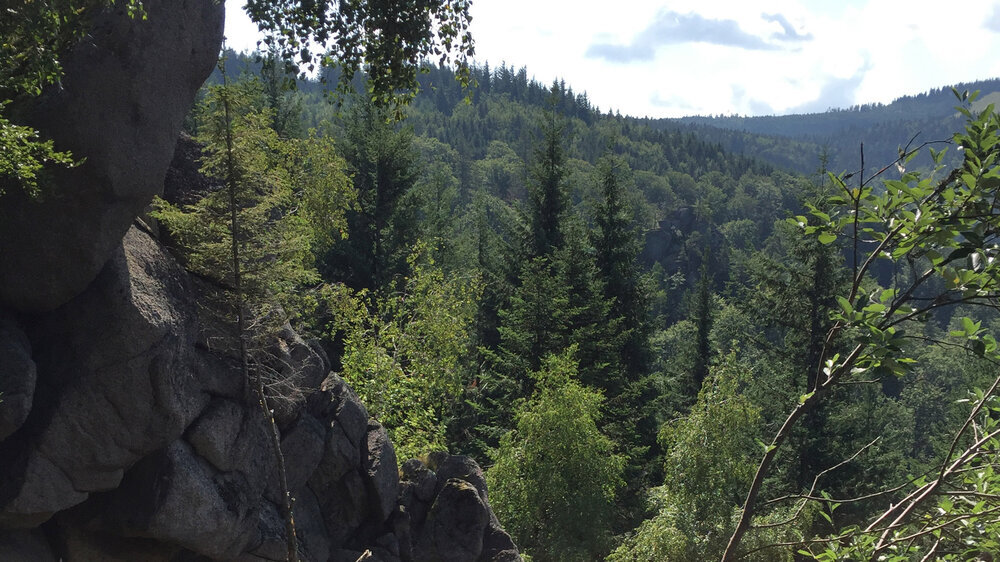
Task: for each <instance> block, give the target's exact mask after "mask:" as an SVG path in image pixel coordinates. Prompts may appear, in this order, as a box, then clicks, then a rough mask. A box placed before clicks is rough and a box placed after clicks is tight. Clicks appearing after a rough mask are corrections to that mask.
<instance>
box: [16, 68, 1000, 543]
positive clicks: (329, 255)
mask: <svg viewBox="0 0 1000 562" xmlns="http://www.w3.org/2000/svg"><path fill="white" fill-rule="evenodd" d="M279 53H280V51H279V50H277V49H274V50H272V51H270V52H264V53H237V52H233V51H230V50H226V51H223V53H222V56H221V58H220V62H219V64H218V67H217V68H216V70H215V71H214V73H213V74H212V76H211V77H210V79H209V80H208V82H207V83H206V84H205V85H204V86H203V87H202V88H201V90H200V91H199V92H198V94H197V101H196V105H195V107H194V108H193V109H192V110H191V111H190V113H189V114H188V115H187V117H186V118H185V121H184V126H183V132H182V133H181V141H180V143H179V145H178V147H179V148H178V152H177V154H178V155H181V154H182V153H185V154H189V155H190V154H193V155H194V156H193V157H191V158H190V161H191V162H193V163H194V165H195V166H197V170H196V171H194V172H192V173H193V174H194V175H197V176H198V177H199V178H200V179H199V181H197V182H193V183H191V184H190V185H188V187H187V188H186V189H185V190H183V191H180V192H177V191H173V192H172V191H170V190H168V191H167V192H166V193H164V194H163V196H162V197H157V198H156V199H155V201H154V202H153V204H152V205H151V207H150V208H149V209H148V216H147V220H149V221H150V222H151V223H153V224H155V225H156V228H157V229H159V230H158V231H159V236H160V239H161V240H163V241H164V243H165V244H166V245H167V246H168V247H169V248H170V251H171V253H172V255H173V256H174V257H175V258H176V259H177V260H178V261H179V262H180V263H181V264H182V265H183V267H184V268H185V269H187V270H188V271H190V272H191V273H192V274H193V275H194V276H195V277H196V278H197V280H198V283H199V287H201V289H200V291H201V292H200V294H201V295H202V297H203V303H202V305H201V306H203V307H204V310H205V311H206V312H204V315H205V316H206V317H213V318H217V321H218V322H238V325H239V338H238V340H237V341H238V346H239V356H240V357H241V359H242V368H243V369H244V372H245V373H246V381H247V382H246V389H245V392H246V393H247V395H248V396H259V403H260V405H261V407H262V408H263V415H264V417H265V418H269V419H270V420H271V421H270V424H271V425H270V427H272V428H273V431H274V434H273V435H274V446H275V448H276V449H277V450H279V451H280V450H281V447H282V445H281V443H280V442H279V438H278V424H277V422H276V421H275V419H276V417H280V410H281V406H280V405H278V406H270V408H271V409H270V410H269V406H268V404H272V403H273V402H274V398H273V397H274V396H283V397H287V398H288V400H289V401H294V400H295V399H296V398H295V397H296V396H297V393H298V394H301V393H303V392H304V390H303V389H302V388H301V387H300V386H299V385H298V379H297V378H296V375H295V374H294V373H291V374H289V373H281V372H277V371H274V370H268V369H266V368H263V366H265V365H268V364H269V363H268V362H269V359H268V357H269V356H268V354H269V353H272V351H270V348H269V344H268V342H269V341H270V340H271V339H273V337H274V334H276V333H280V332H282V330H288V329H294V330H295V331H297V332H298V333H299V334H302V335H303V337H307V338H312V339H314V340H315V341H317V342H319V345H320V346H321V347H322V349H323V351H324V352H325V354H326V355H327V356H328V357H329V359H330V362H331V367H332V370H333V371H334V372H335V373H338V374H339V375H340V376H341V377H343V379H344V380H345V381H346V382H347V383H348V384H349V385H350V387H351V388H352V389H353V392H355V393H356V394H357V396H358V397H359V398H360V400H361V402H362V403H363V404H364V405H365V407H366V408H367V411H368V413H369V414H370V415H371V416H372V418H374V419H377V420H378V421H379V422H380V423H381V424H382V425H384V427H385V429H386V430H387V431H388V435H389V437H390V438H391V440H392V443H393V445H394V447H395V451H396V454H397V455H398V457H399V460H400V462H401V463H402V461H404V460H406V459H410V458H422V459H425V460H426V459H428V458H430V457H432V456H433V454H435V453H437V452H440V451H446V452H448V453H451V454H461V455H468V456H470V457H472V458H473V459H475V461H477V462H478V463H479V464H480V465H481V466H482V467H483V468H484V471H485V478H486V482H487V484H488V490H489V492H488V493H489V503H490V505H491V506H492V509H493V511H494V512H495V514H496V517H497V518H498V519H499V521H500V523H501V524H502V525H503V528H504V529H506V530H507V532H509V533H510V535H511V537H512V538H513V540H514V542H515V543H516V545H517V547H518V548H519V549H520V552H521V553H522V555H523V556H524V558H525V559H530V560H535V561H538V562H542V561H575V560H610V561H659V560H676V561H692V560H723V561H727V560H763V561H770V560H776V561H777V560H819V561H834V560H992V559H994V557H995V556H998V555H1000V493H998V492H997V490H996V488H997V487H998V486H1000V475H998V472H997V469H996V467H997V463H998V462H1000V425H998V424H1000V403H998V401H997V400H998V398H997V391H998V386H1000V378H998V375H997V373H998V370H997V367H998V361H1000V349H998V346H997V341H996V339H995V334H996V333H997V331H998V330H1000V315H998V314H997V303H998V301H997V298H998V297H1000V261H998V259H997V258H998V251H1000V246H998V237H1000V210H998V204H1000V203H998V190H1000V167H998V158H1000V116H998V114H997V113H995V112H994V108H993V106H992V105H990V104H987V103H984V102H983V101H981V100H982V98H983V97H988V96H989V94H991V93H993V89H996V87H997V83H996V81H989V82H982V83H976V84H971V85H961V86H959V87H958V88H956V89H954V90H953V89H952V88H950V87H945V88H942V89H941V90H939V91H933V92H930V93H928V94H924V95H922V96H917V97H912V98H901V99H900V100H897V102H894V103H893V104H889V105H886V106H865V107H855V108H849V109H844V110H841V111H830V112H827V113H823V114H817V115H812V116H788V117H785V118H749V117H748V118H740V117H719V118H709V117H705V118H686V119H682V120H649V119H636V118H632V117H628V116H622V115H620V114H611V113H602V111H601V110H600V109H599V108H597V107H594V106H593V105H592V104H591V102H590V101H589V100H588V98H587V96H586V94H584V93H582V92H574V90H573V88H572V86H571V85H570V84H567V83H565V82H563V81H557V82H555V83H552V84H541V83H538V82H537V81H535V80H534V79H532V78H530V77H529V76H530V69H526V68H511V67H508V66H505V65H501V66H499V67H489V66H471V67H469V68H466V69H465V71H464V72H459V73H458V75H457V76H456V72H455V70H453V68H452V67H451V66H448V65H436V64H432V63H429V62H425V63H422V66H420V68H419V72H418V73H417V74H416V75H415V76H416V83H413V84H390V87H389V89H388V90H386V88H385V87H384V85H383V86H378V85H377V84H376V85H375V86H372V85H371V83H369V82H368V80H369V79H370V80H377V79H379V77H380V76H386V75H388V76H392V75H393V74H392V72H389V73H384V74H379V75H375V76H372V77H370V78H369V77H368V76H366V75H365V74H364V73H363V72H361V68H360V67H356V68H353V69H350V68H347V67H344V66H341V67H333V68H332V69H331V68H328V67H327V68H323V69H322V70H321V71H319V74H318V75H317V77H316V78H307V79H301V78H300V79H299V80H295V79H294V78H295V74H294V72H290V70H289V68H290V66H289V64H288V62H289V61H287V60H284V59H282V58H281V56H280V55H279ZM355 71H357V72H355ZM345 72H346V73H347V74H348V75H347V76H345V75H343V74H342V73H345ZM396 76H399V74H396ZM5 77H6V75H5ZM336 84H340V85H341V87H340V88H339V89H337V90H336V91H332V87H333V86H334V85H336ZM345 84H346V87H345ZM20 87H21V86H20V85H17V84H12V83H7V82H5V83H3V84H0V92H14V91H15V89H16V88H20ZM398 89H408V91H413V92H416V93H415V95H414V96H413V97H412V99H409V100H407V103H395V102H394V100H393V99H391V98H381V97H379V96H378V95H372V94H371V92H385V91H390V92H391V91H396V90H398ZM977 90H984V91H983V92H982V93H980V92H978V91H977ZM23 93H24V92H20V91H17V92H16V94H17V95H22V94H23ZM9 95H10V97H12V98H13V97H16V96H15V95H14V94H9ZM942 98H945V99H946V100H945V101H942ZM6 103H7V102H4V104H3V105H0V109H2V108H4V107H5V105H6ZM942 104H944V105H942ZM932 106H933V108H932V109H927V110H926V111H925V110H924V108H928V107H932ZM942 107H945V109H942ZM15 116H16V114H15ZM0 117H2V115H0ZM0 127H2V128H0V131H3V134H4V135H7V134H8V133H10V134H15V133H17V134H22V133H24V134H28V135H30V134H32V132H31V131H27V132H26V133H25V131H22V130H21V129H18V128H17V127H18V126H16V125H12V124H11V122H9V121H7V120H6V119H3V120H0ZM917 131H924V132H925V137H926V138H922V139H921V140H917V141H913V136H914V134H915V133H916V132H917ZM855 134H856V135H858V136H865V138H864V139H859V138H852V135H855ZM19 138H20V137H19ZM871 139H875V140H871ZM924 140H933V142H930V143H924V142H923V141H924ZM864 141H867V142H868V146H869V147H870V153H869V155H868V158H869V160H868V162H869V163H868V164H867V166H866V167H861V166H860V165H859V164H858V163H856V162H854V160H853V159H854V155H855V154H856V153H857V151H856V146H857V144H858V143H860V142H864ZM939 141H940V142H939ZM3 142H4V143H6V144H4V145H3V146H4V147H7V146H8V145H9V146H21V145H18V144H16V143H14V142H9V141H8V140H7V139H4V140H3ZM24 146H26V147H27V148H28V149H30V150H32V151H34V152H32V153H30V154H29V153H24V154H17V155H15V154H14V153H13V152H5V153H4V156H3V157H2V158H0V174H2V175H3V177H4V178H8V179H10V178H14V179H16V185H17V186H19V187H14V186H15V183H12V182H7V181H5V182H4V183H3V184H0V187H3V186H8V187H7V188H6V191H7V193H4V191H0V196H7V197H10V196H14V195H15V194H14V192H15V191H17V194H16V195H17V196H27V194H28V193H30V192H41V193H42V195H41V196H43V197H44V196H45V194H44V189H45V185H44V183H45V182H44V179H45V178H44V174H41V173H39V176H38V177H36V176H35V175H34V172H32V171H31V170H29V169H28V168H26V167H24V166H20V167H19V166H18V165H17V163H18V162H27V161H29V160H30V161H33V162H34V161H42V162H43V163H44V164H45V165H50V166H51V165H69V166H73V165H74V164H73V160H72V158H73V157H72V155H70V154H63V153H59V152H56V151H54V150H53V147H52V146H51V145H47V146H46V145H44V143H42V144H37V143H36V144H34V145H24ZM8 156H9V158H8ZM32 159H33V160H32ZM10 162H13V164H10ZM176 163H177V160H176V158H175V165H176ZM8 164H9V165H8ZM39 169H40V168H39ZM18 170H20V171H18ZM17 174H20V176H18V175H17ZM22 191H23V193H21V192H22ZM233 311H236V312H235V314H234V313H233ZM234 345H237V344H234ZM265 396H267V397H265ZM2 398H3V397H2V396H0V400H2ZM276 412H278V413H276ZM278 458H279V459H282V456H281V455H280V454H279V455H278ZM294 462H295V460H294V459H291V458H285V459H282V460H281V463H279V466H278V468H277V469H278V470H279V471H280V478H281V481H282V482H284V480H285V472H286V470H287V471H289V472H294V470H295V467H294V466H286V465H288V464H289V463H291V464H293V465H294ZM284 492H285V493H284V497H286V498H290V496H289V494H288V492H289V490H288V489H287V488H286V489H285V490H284ZM293 503H294V502H292V501H291V500H290V499H289V500H288V501H287V502H286V504H285V505H284V506H280V507H281V508H282V515H283V516H284V517H285V518H286V519H287V521H288V524H289V526H290V527H289V528H290V529H291V531H290V534H289V536H290V537H293V539H292V540H291V542H290V544H289V546H288V548H289V553H290V554H289V557H290V558H293V557H294V556H295V554H294V553H295V552H296V548H297V547H296V545H295V544H293V543H294V537H295V530H294V527H291V525H292V512H293V509H295V508H294V506H293Z"/></svg>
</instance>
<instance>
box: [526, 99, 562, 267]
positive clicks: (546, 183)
mask: <svg viewBox="0 0 1000 562" xmlns="http://www.w3.org/2000/svg"><path fill="white" fill-rule="evenodd" d="M564 130H565V126H564V125H563V123H562V122H560V121H559V120H558V118H557V117H556V115H555V113H554V112H551V111H550V112H548V113H547V114H546V120H545V122H544V123H543V125H542V133H543V139H542V143H541V145H540V146H539V147H538V148H536V150H535V164H534V166H533V168H532V170H531V176H532V180H533V183H532V184H531V186H530V188H529V194H528V195H529V198H530V208H531V211H530V212H531V241H530V254H531V256H532V257H538V256H544V255H548V254H550V253H552V252H553V251H554V250H557V249H559V248H562V246H563V219H564V218H565V216H566V212H567V208H568V206H569V198H568V196H567V193H566V191H567V190H566V185H565V182H566V155H565V153H564V149H563V133H564Z"/></svg>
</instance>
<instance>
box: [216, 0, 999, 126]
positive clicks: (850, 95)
mask: <svg viewBox="0 0 1000 562" xmlns="http://www.w3.org/2000/svg"><path fill="white" fill-rule="evenodd" d="M226 3H227V8H229V10H228V12H229V13H228V14H227V26H226V34H227V35H228V36H229V38H230V45H231V46H233V47H236V48H242V47H250V48H252V46H253V44H254V41H255V39H254V37H255V28H254V26H253V24H251V23H249V21H248V20H247V19H246V17H245V16H244V15H243V14H242V11H240V10H234V9H233V6H234V5H239V4H240V3H241V2H239V0H227V2H226ZM983 8H984V10H982V11H981V12H977V13H978V17H976V16H975V14H972V13H970V11H969V10H965V9H955V8H954V7H948V6H942V5H941V4H940V2H933V1H931V0H911V1H909V2H906V3H905V4H901V3H899V2H888V1H886V0H839V1H838V2H831V1H830V0H760V1H755V2H746V1H745V0H718V1H712V2H705V1H704V0H618V1H616V2H613V3H609V2H607V1H605V0H600V1H598V0H579V1H573V0H473V5H472V14H473V17H474V20H473V23H472V32H473V34H474V36H475V38H476V50H477V57H476V58H477V60H479V61H487V60H488V61H489V63H490V64H491V65H493V66H496V65H499V64H500V63H501V62H502V61H505V62H506V63H507V64H508V65H512V66H515V67H520V66H526V67H527V68H528V72H529V75H533V76H535V77H536V78H537V79H538V80H540V81H541V82H543V83H549V82H551V81H552V80H553V79H555V78H562V79H565V80H566V83H567V84H568V85H570V86H572V87H573V89H574V90H575V91H577V92H581V91H587V93H588V96H589V98H590V100H591V102H592V103H594V104H595V105H598V106H600V107H601V109H602V110H604V111H607V110H608V109H609V108H612V109H619V110H621V112H622V113H626V114H632V115H638V116H642V115H650V116H679V115H687V114H693V113H705V114H718V113H723V114H730V113H739V114H759V113H761V112H767V111H774V112H778V113H784V112H788V111H791V110H793V109H795V108H799V109H802V108H811V109H826V107H820V106H822V105H823V103H826V102H827V101H831V102H835V103H836V104H837V105H842V104H843V105H852V104H856V103H868V102H888V101H891V100H892V99H894V98H896V97H899V96H901V95H905V94H912V93H918V92H921V91H924V90H927V89H929V88H932V87H938V86H944V85H948V84H951V83H955V82H962V81H972V80H976V79H980V78H990V77H996V76H1000V58H998V57H996V56H995V53H997V52H1000V24H998V23H996V22H1000V3H994V4H993V6H992V9H989V8H987V7H986V6H983ZM671 12H672V13H674V14H678V15H680V16H687V15H690V16H691V17H690V18H688V19H686V20H685V19H684V18H683V17H682V18H680V19H679V20H678V21H679V22H680V23H687V24H693V23H699V22H700V23H702V24H704V23H705V22H709V24H712V22H725V21H729V22H733V23H732V24H727V25H728V27H725V26H724V29H723V30H725V29H728V30H729V31H730V32H732V31H733V30H734V29H738V30H739V32H740V33H742V34H744V35H745V37H755V38H759V39H760V40H761V41H763V42H765V43H767V44H775V45H779V46H781V47H782V48H781V49H772V50H750V49H747V48H734V47H733V46H725V45H721V44H718V43H727V41H726V40H725V38H723V37H715V38H707V39H706V40H705V41H698V42H691V41H690V39H691V37H690V36H685V34H691V32H692V28H691V26H690V25H688V26H687V27H684V28H676V27H675V28H674V29H673V32H674V33H675V35H674V39H676V38H677V36H678V34H679V36H680V37H681V38H684V37H687V39H688V40H687V41H678V40H663V39H662V38H661V37H659V36H657V35H656V34H655V33H654V32H650V31H649V30H651V29H652V30H654V31H657V30H659V31H664V29H660V28H656V26H655V25H654V24H655V23H657V21H658V20H657V17H658V15H660V14H664V13H671ZM992 24H996V25H992ZM713 25H714V24H713ZM734 26H735V27H734ZM716 27H718V26H716ZM666 30H667V31H669V26H668V28H667V29H666ZM644 31H646V32H648V35H647V36H645V38H643V36H642V34H643V32H644ZM701 31H702V32H708V31H711V26H709V27H703V28H702V29H701ZM745 37H744V38H745ZM795 37H799V38H801V39H805V38H808V40H791V39H794V38H795ZM729 38H730V39H732V35H731V36H730V37H729ZM642 40H644V41H645V43H643V42H642ZM713 43H715V44H713ZM728 43H732V41H728ZM594 44H605V45H618V46H623V47H633V46H638V47H643V45H647V46H648V47H649V49H647V50H646V51H644V52H640V54H644V55H647V56H644V57H638V58H640V59H642V60H636V61H635V62H633V63H631V64H627V65H626V64H618V63H614V62H612V61H609V60H607V59H606V58H593V57H590V58H588V57H587V56H586V54H587V50H588V48H590V47H591V46H592V45H594ZM633 58H636V57H633ZM862 70H864V71H863V72H862ZM737 92H739V95H736V93H737ZM810 102H812V103H813V104H814V105H811V106H810V105H807V104H809V103H810Z"/></svg>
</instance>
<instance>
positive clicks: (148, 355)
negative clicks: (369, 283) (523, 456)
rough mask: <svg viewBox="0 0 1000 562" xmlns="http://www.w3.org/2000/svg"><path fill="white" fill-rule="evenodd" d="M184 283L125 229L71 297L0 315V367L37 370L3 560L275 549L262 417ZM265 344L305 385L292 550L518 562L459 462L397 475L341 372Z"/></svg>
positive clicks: (7, 489) (14, 448)
mask: <svg viewBox="0 0 1000 562" xmlns="http://www.w3.org/2000/svg"><path fill="white" fill-rule="evenodd" d="M197 294H198V289H197V283H195V282H194V281H193V280H192V279H191V278H190V277H189V276H188V275H187V274H186V273H185V272H184V271H183V269H181V268H180V266H179V265H178V264H177V263H176V261H175V260H174V259H173V258H172V257H171V256H170V255H169V254H167V253H166V252H165V251H164V249H163V248H162V247H161V246H160V245H159V243H158V242H157V241H156V240H155V239H154V238H153V237H152V236H151V235H150V234H148V233H147V232H145V231H143V230H141V229H139V228H135V227H133V228H132V229H131V230H129V232H128V233H127V235H126V236H125V238H124V239H123V241H122V244H121V246H120V247H119V249H118V250H117V251H116V252H115V253H114V256H113V258H112V259H111V260H110V261H109V262H108V263H107V264H106V266H105V268H104V269H103V270H102V271H101V273H100V274H99V275H98V277H97V279H96V280H95V281H94V283H93V284H91V286H90V287H89V288H88V289H87V290H86V291H84V292H83V293H82V294H81V295H79V296H78V297H76V298H74V299H72V300H71V301H70V302H68V303H66V304H64V305H63V306H61V307H59V308H58V309H56V310H54V311H52V312H48V313H43V314H37V315H24V314H22V315H20V317H19V318H20V319H19V321H16V322H15V321H14V319H13V316H11V315H6V316H4V317H3V320H4V323H3V324H0V326H3V329H4V331H3V332H0V342H6V344H5V345H0V349H2V350H3V352H4V353H5V354H6V357H5V358H4V359H5V360H4V361H3V362H0V364H3V365H5V366H8V365H9V366H21V367H22V368H23V369H21V370H26V371H27V372H34V371H32V369H35V371H37V373H36V378H37V382H36V383H35V384H34V385H31V384H25V385H24V386H26V387H31V386H34V389H33V396H32V397H30V398H29V399H27V400H22V401H20V403H21V404H22V407H23V408H28V409H29V411H28V413H27V415H26V416H20V417H23V418H25V419H24V420H23V423H21V424H20V425H19V426H17V427H15V428H14V429H13V431H12V433H11V434H10V435H9V436H8V438H7V439H5V440H3V442H2V443H0V459H4V461H3V462H2V463H0V553H7V552H9V553H11V554H9V555H7V556H5V557H4V559H5V560H33V559H44V558H38V557H39V556H42V554H39V553H48V552H52V553H58V555H62V556H67V555H69V557H70V558H72V559H79V560H134V559H137V557H138V558H141V559H150V560H153V559H163V560H172V559H178V558H179V559H188V558H190V557H194V556H201V557H205V558H207V559H212V560H235V559H239V560H279V559H282V558H283V556H284V549H285V536H284V532H285V530H284V522H283V519H282V516H281V513H280V510H279V507H278V506H279V505H280V498H281V493H280V491H279V489H278V486H277V483H276V482H277V478H276V475H275V470H274V456H273V453H272V451H271V449H270V444H269V440H268V433H267V432H268V431H269V428H268V427H267V425H266V422H265V421H264V420H263V419H262V418H261V416H260V413H259V410H258V409H257V408H256V407H255V406H253V405H252V404H246V403H244V401H243V398H242V391H243V386H242V384H241V381H240V377H241V374H240V371H239V369H238V368H237V366H236V364H235V363H234V362H233V361H232V358H230V357H228V356H227V352H226V351H225V350H226V349H227V348H226V346H217V347H218V349H215V350H210V349H208V348H206V346H205V342H206V341H215V340H221V339H223V338H225V337H226V335H225V334H223V333H210V332H211V330H212V328H209V327H207V326H206V325H205V324H203V323H201V322H199V320H198V309H197V308H196V307H195V306H194V304H193V303H194V298H195V297H196V295H197ZM275 349H276V350H278V351H280V352H281V353H278V352H277V351H276V352H274V353H273V354H272V355H273V356H275V357H277V358H278V359H279V364H280V367H281V368H282V369H285V371H286V372H287V373H288V374H289V376H291V374H292V373H294V374H295V376H296V381H297V382H298V383H301V384H311V385H312V387H309V386H303V387H301V388H299V395H300V396H301V399H299V400H289V401H286V405H285V409H286V410H287V411H286V413H285V417H286V418H287V419H288V420H289V421H287V422H286V423H283V424H281V448H282V452H283V454H284V455H285V458H286V463H287V465H288V473H287V476H288V485H289V489H290V490H291V492H292V494H293V496H294V497H295V498H296V504H295V505H296V523H297V529H298V534H299V538H300V545H301V554H302V557H303V559H305V560H345V561H350V562H354V561H355V560H357V558H358V557H360V556H361V555H362V554H363V553H365V552H369V553H370V556H372V557H373V558H371V559H372V560H383V561H386V562H390V561H396V560H398V561H410V560H413V561H431V560H456V561H458V560H468V561H480V560H481V561H500V560H504V561H506V560H519V556H518V554H517V549H516V547H515V546H514V544H513V542H512V541H511V540H510V537H509V536H507V534H506V533H504V532H503V530H502V529H501V528H500V525H499V522H498V521H497V520H496V517H495V516H494V515H493V513H492V511H491V510H490V508H489V504H488V498H487V490H486V484H485V480H484V478H483V474H482V471H481V470H480V469H479V467H478V466H477V465H476V464H475V463H474V462H473V461H472V460H471V459H468V458H466V457H458V456H449V455H446V454H441V453H439V454H434V455H431V461H430V462H429V466H428V465H424V464H422V463H421V462H420V461H416V460H411V461H408V462H406V463H404V464H403V470H402V474H403V477H402V480H401V479H400V471H399V466H398V463H397V460H396V455H395V451H394V449H393V447H392V443H391V441H390V440H389V437H388V433H387V432H386V430H385V429H384V428H383V427H382V426H381V425H380V424H379V423H378V421H377V420H375V419H373V418H371V417H370V416H369V415H368V412H367V411H366V409H365V407H364V405H363V404H362V403H361V402H360V400H359V399H358V397H357V395H356V394H354V392H353V391H352V390H351V389H350V387H349V386H348V385H347V383H345V382H344V381H343V380H342V379H341V378H340V377H338V376H337V375H336V374H333V373H327V376H326V377H325V378H324V379H323V380H322V381H321V382H318V383H317V374H318V373H320V372H322V371H323V370H327V371H328V369H329V361H328V360H327V359H326V357H325V356H323V352H322V350H321V349H320V348H319V347H318V346H317V345H315V344H311V343H310V342H307V341H304V340H302V338H301V337H299V336H298V335H297V334H296V333H295V332H294V331H292V330H291V329H289V328H287V327H286V329H285V330H283V331H282V332H281V333H280V334H279V336H278V341H277V342H276V344H275ZM7 357H10V358H12V359H14V360H11V361H7V360H6V358H7ZM32 358H34V359H32ZM15 371H16V370H15ZM275 371H276V372H280V369H275ZM17 372H20V371H17ZM29 394H30V392H29ZM12 427H13V426H12ZM39 529H41V530H42V531H44V532H42V533H39V532H38V530H39ZM5 549H6V550H5ZM21 553H24V554H21ZM123 553H124V554H123Z"/></svg>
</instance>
